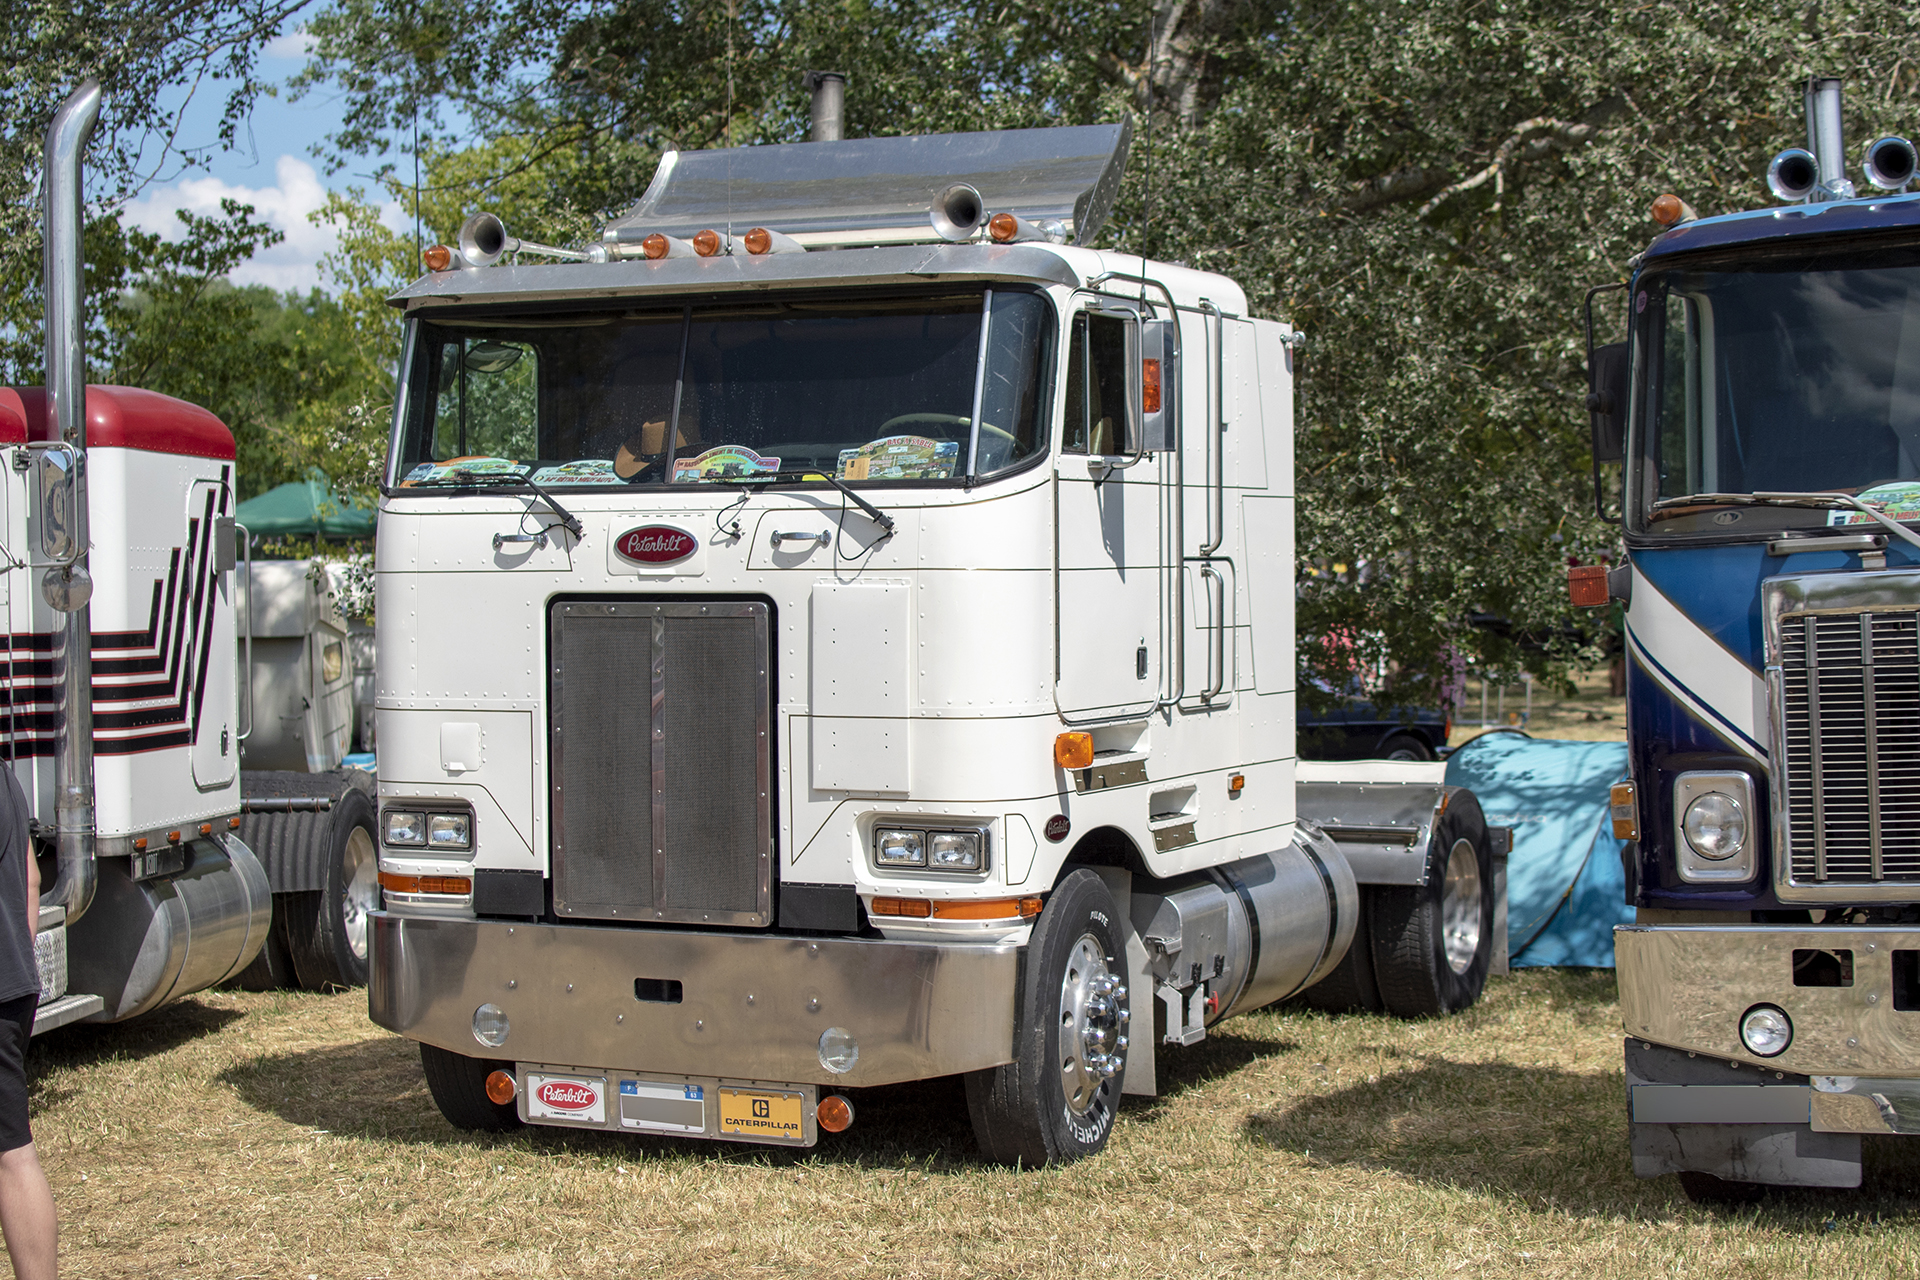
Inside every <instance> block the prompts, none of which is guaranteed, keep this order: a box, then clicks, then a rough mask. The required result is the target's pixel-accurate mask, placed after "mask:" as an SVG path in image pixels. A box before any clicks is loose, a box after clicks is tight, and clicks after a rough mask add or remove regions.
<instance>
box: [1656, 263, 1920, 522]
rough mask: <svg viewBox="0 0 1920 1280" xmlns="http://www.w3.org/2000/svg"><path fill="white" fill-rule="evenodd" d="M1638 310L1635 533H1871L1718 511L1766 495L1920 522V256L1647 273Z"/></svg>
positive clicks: (1831, 517) (1807, 514)
mask: <svg viewBox="0 0 1920 1280" xmlns="http://www.w3.org/2000/svg"><path fill="white" fill-rule="evenodd" d="M1631 305H1632V308H1633V322H1634V380H1635V387H1636V394H1635V399H1634V419H1635V421H1634V432H1635V437H1636V439H1637V441H1638V448H1637V451H1636V452H1637V456H1638V459H1639V461H1638V464H1637V467H1636V475H1635V477H1634V484H1635V486H1636V489H1637V500H1636V502H1635V507H1636V519H1635V525H1636V527H1638V528H1640V529H1641V530H1643V531H1645V532H1651V533H1699V532H1706V531H1718V532H1726V533H1735V534H1737V533H1742V532H1748V531H1762V530H1768V529H1778V528H1788V527H1806V526H1816V525H1825V524H1843V523H1861V522H1865V521H1867V519H1868V517H1867V516H1865V515H1863V514H1861V513H1859V512H1857V511H1855V512H1845V511H1826V510H1821V509H1819V508H1817V507H1785V506H1753V505H1741V504H1737V503H1731V502H1724V501H1723V502H1715V501H1712V500H1711V495H1716V494H1719V495H1739V494H1751V493H1754V492H1766V491H1793V492H1823V493H1847V494H1854V495H1856V496H1858V497H1860V498H1862V499H1863V500H1865V501H1867V502H1870V503H1873V504H1875V505H1877V506H1879V507H1880V508H1881V509H1882V510H1884V511H1885V512H1886V513H1887V514H1889V515H1891V516H1893V517H1895V518H1896V519H1913V520H1920V248H1916V247H1888V246H1885V245H1882V246H1880V247H1874V248H1867V247H1863V246H1860V245H1858V244H1857V243H1856V245H1855V247H1853V248H1851V249H1847V250H1841V251H1828V252H1826V253H1822V254H1809V253H1806V252H1804V251H1803V252H1797V253H1793V254H1791V255H1783V254H1780V253H1778V252H1776V253H1774V254H1770V255H1768V256H1765V257H1758V258H1755V259H1754V260H1752V261H1749V262H1742V263H1739V264H1737V265H1715V266H1711V267H1706V266H1703V267H1700V268H1695V269H1684V268H1682V269H1673V270H1667V271H1660V272H1652V271H1650V272H1648V273H1647V274H1646V275H1644V276H1642V277H1641V279H1640V281H1639V282H1638V283H1637V284H1636V285H1635V288H1634V292H1633V297H1632V304H1631ZM1695 496H1698V497H1699V498H1700V499H1701V500H1699V501H1687V499H1689V498H1692V497H1695Z"/></svg>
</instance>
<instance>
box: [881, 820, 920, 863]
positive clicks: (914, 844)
mask: <svg viewBox="0 0 1920 1280" xmlns="http://www.w3.org/2000/svg"><path fill="white" fill-rule="evenodd" d="M873 860H874V862H876V863H877V864H879V865H880V866H883V867H924V866H926V865H927V836H926V833H925V832H924V831H904V830H900V829H897V828H894V827H882V828H880V829H879V830H877V831H875V832H874V833H873Z"/></svg>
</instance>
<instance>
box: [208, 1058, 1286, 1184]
mask: <svg viewBox="0 0 1920 1280" xmlns="http://www.w3.org/2000/svg"><path fill="white" fill-rule="evenodd" d="M1287 1047H1288V1046H1286V1045H1284V1044H1278V1043H1276V1042H1274V1041H1272V1040H1261V1039H1257V1038H1251V1037H1243V1036H1237V1035H1234V1034H1232V1033H1231V1032H1229V1033H1228V1034H1225V1035H1220V1036H1209V1037H1208V1038H1207V1039H1206V1040H1205V1041H1203V1042H1202V1043H1201V1044H1199V1045H1195V1046H1193V1047H1192V1048H1190V1049H1185V1050H1168V1051H1166V1052H1164V1053H1162V1054H1161V1056H1160V1088H1161V1091H1162V1095H1163V1096H1162V1098H1151V1099H1149V1098H1129V1099H1127V1100H1126V1115H1127V1116H1128V1118H1129V1119H1130V1120H1132V1121H1135V1122H1142V1123H1147V1124H1153V1123H1155V1122H1156V1121H1157V1120H1158V1115H1157V1112H1158V1110H1159V1107H1160V1104H1161V1103H1162V1102H1163V1101H1164V1098H1165V1095H1168V1094H1178V1093H1180V1092H1184V1091H1185V1090H1187V1089H1192V1088H1198V1087H1200V1086H1203V1085H1204V1084H1206V1083H1207V1082H1208V1081H1209V1080H1212V1079H1214V1078H1216V1077H1219V1076H1221V1075H1225V1074H1227V1073H1229V1072H1232V1071H1236V1070H1238V1069H1240V1068H1241V1067H1243V1066H1245V1065H1246V1064H1248V1063H1249V1062H1252V1061H1254V1060H1256V1059H1258V1058H1261V1057H1265V1056H1268V1055H1270V1054H1273V1053H1279V1052H1283V1051H1284V1050H1285V1049H1286V1048H1287ZM219 1079H220V1081H221V1082H222V1083H223V1084H226V1085H228V1086H229V1087H231V1088H233V1089H234V1090H235V1091H236V1092H237V1093H239V1095H240V1096H241V1098H242V1099H244V1100H245V1101H246V1102H247V1103H248V1105H250V1106H253V1107H256V1108H258V1109H260V1110H262V1111H265V1112H269V1113H271V1114H273V1115H276V1116H278V1117H280V1118H281V1119H282V1120H284V1121H286V1122H287V1123H289V1124H293V1125H298V1126H300V1127H302V1128H305V1129H312V1130H324V1131H326V1132H328V1133H332V1134H337V1135H343V1136H351V1137H362V1138H369V1139H375V1140H379V1141H390V1142H391V1141H397V1142H417V1143H423V1144H430V1145H434V1146H443V1145H446V1144H449V1143H454V1144H473V1145H478V1146H496V1145H507V1146H528V1147H530V1148H532V1149H534V1150H539V1151H547V1152H557V1151H568V1152H576V1153H580V1154H585V1155H600V1156H605V1157H608V1158H614V1159H627V1160H632V1159H639V1158H645V1157H646V1156H649V1155H652V1156H683V1157H685V1156H694V1157H697V1158H700V1159H704V1160H715V1159H717V1160H722V1161H726V1162H731V1163H761V1164H774V1165H787V1164H795V1163H799V1162H802V1161H809V1160H812V1161H827V1162H833V1163H853V1164H859V1165H864V1166H870V1167H878V1168H896V1169H897V1168H899V1167H901V1166H902V1165H903V1164H911V1165H913V1166H915V1167H916V1168H919V1169H921V1170H924V1171H925V1172H928V1173H936V1172H941V1171H950V1172H957V1171H962V1170H967V1169H977V1168H982V1167H986V1162H985V1161H983V1160H982V1159H981V1157H980V1154H979V1150H978V1148H977V1147H976V1146H975V1144H974V1138H973V1125H972V1121H971V1119H970V1117H969V1116H968V1114H967V1097H966V1086H965V1084H964V1082H963V1081H962V1079H961V1077H959V1076H943V1077H940V1078H938V1079H933V1080H921V1081H915V1082H912V1083H908V1084H897V1085H885V1086H881V1087H876V1088H867V1089H848V1090H846V1091H845V1092H846V1094H847V1096H848V1097H849V1099H850V1100H851V1101H852V1102H853V1104H854V1110H855V1114H856V1122H855V1124H854V1126H853V1128H851V1129H850V1130H848V1131H847V1132H846V1133H843V1134H825V1133H823V1134H821V1135H820V1142H819V1145H817V1146H815V1147H813V1148H811V1149H810V1150H809V1149H795V1148H788V1147H768V1146H757V1145H752V1144H746V1143H723V1142H711V1141H705V1140H687V1139H674V1138H655V1137H641V1136H638V1135H629V1134H615V1133H605V1132H596V1131H588V1130H569V1129H560V1128H553V1127H549V1126H529V1127H528V1128H525V1129H521V1130H517V1131H513V1132H509V1133H503V1134H476V1133H467V1132H464V1131H461V1130H458V1129H455V1128H453V1127H452V1126H450V1125H449V1124H448V1123H447V1122H446V1121H445V1120H444V1119H443V1118H442V1117H441V1115H440V1112H439V1110H438V1109H437V1108H436V1107H435V1106H434V1103H433V1097H432V1095H431V1094H429V1093H428V1091H427V1086H426V1080H425V1077H424V1076H423V1075H422V1074H421V1069H420V1053H419V1049H418V1047H417V1046H416V1045H415V1044H414V1043H413V1042H412V1041H411V1040H404V1039H400V1038H398V1037H391V1036H381V1037H377V1038H371V1039H366V1040H361V1041H357V1042H355V1043H353V1044H344V1045H328V1046H325V1047H323V1048H315V1049H302V1050H297V1051H294V1052H289V1053H276V1054H268V1055H263V1056H261V1057H257V1058H252V1059H249V1060H247V1061H245V1062H241V1063H237V1064H235V1065H233V1066H231V1067H228V1068H227V1069H226V1070H225V1071H223V1072H221V1073H220V1076H219Z"/></svg>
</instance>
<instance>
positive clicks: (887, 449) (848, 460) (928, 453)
mask: <svg viewBox="0 0 1920 1280" xmlns="http://www.w3.org/2000/svg"><path fill="white" fill-rule="evenodd" d="M959 461H960V442H959V441H958V440H929V439H928V438H927V437H925V436H888V437H886V438H885V439H884V440H875V441H873V442H872V443H870V444H863V445H861V446H860V447H859V448H858V449H842V450H841V451H840V478H841V479H842V480H945V479H947V478H949V477H950V476H952V475H953V470H954V467H955V466H957V465H958V464H959Z"/></svg>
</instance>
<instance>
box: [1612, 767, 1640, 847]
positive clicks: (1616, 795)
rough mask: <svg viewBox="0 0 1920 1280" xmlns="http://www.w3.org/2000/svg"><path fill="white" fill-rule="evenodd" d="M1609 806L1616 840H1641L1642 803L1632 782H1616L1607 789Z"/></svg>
mask: <svg viewBox="0 0 1920 1280" xmlns="http://www.w3.org/2000/svg"><path fill="white" fill-rule="evenodd" d="M1607 804H1608V807H1609V809H1610V811H1611V815H1612V817H1613V838H1614V839H1615V840H1638V839H1639V838H1640V801H1639V797H1638V795H1637V794H1636V792H1635V789H1634V785H1633V783H1632V782H1631V781H1628V782H1616V783H1614V784H1613V786H1611V787H1609V788H1608V789H1607Z"/></svg>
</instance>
